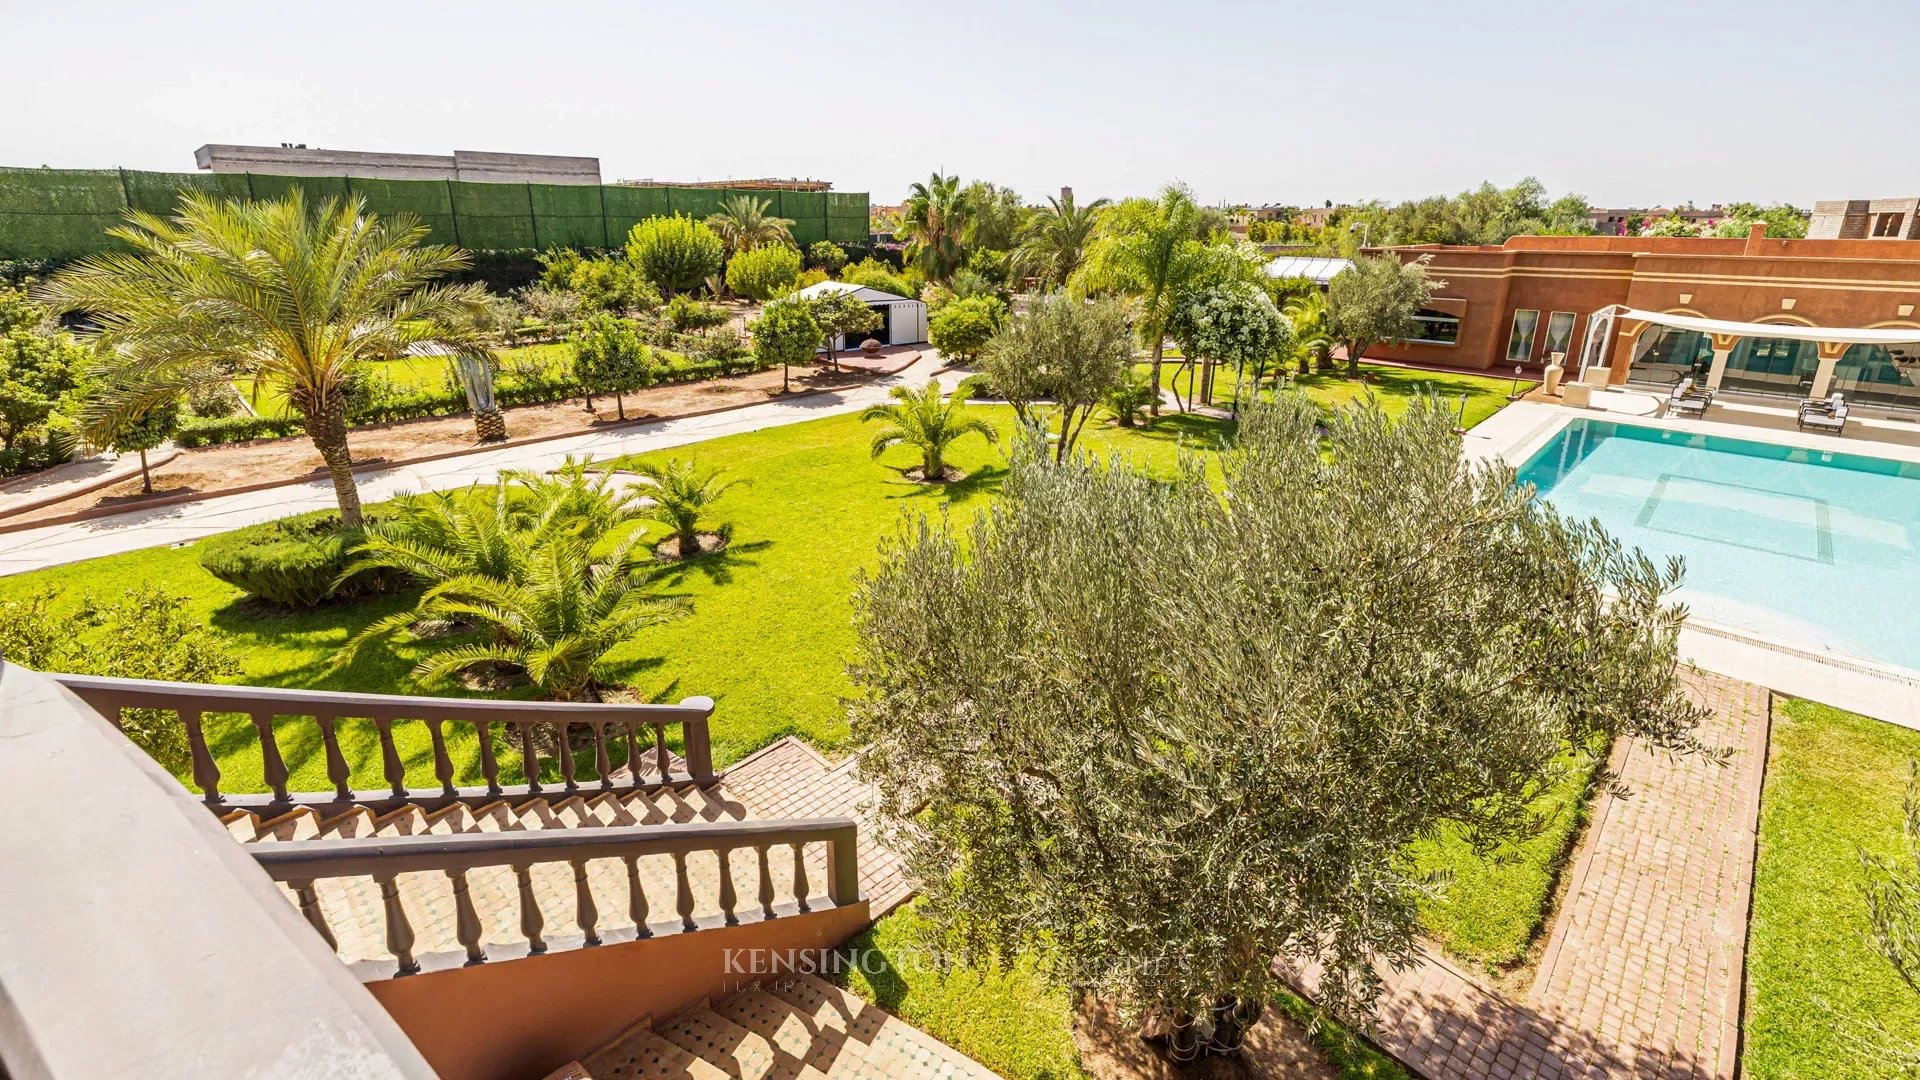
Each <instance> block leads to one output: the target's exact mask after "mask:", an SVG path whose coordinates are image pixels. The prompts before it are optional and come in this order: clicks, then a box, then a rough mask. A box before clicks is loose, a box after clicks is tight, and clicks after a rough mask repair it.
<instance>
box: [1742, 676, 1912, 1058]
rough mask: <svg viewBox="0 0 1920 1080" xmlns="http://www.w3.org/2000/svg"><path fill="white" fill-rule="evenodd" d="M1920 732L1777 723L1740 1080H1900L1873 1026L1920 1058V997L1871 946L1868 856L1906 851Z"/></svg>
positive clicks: (1777, 717) (1874, 724)
mask: <svg viewBox="0 0 1920 1080" xmlns="http://www.w3.org/2000/svg"><path fill="white" fill-rule="evenodd" d="M1916 758H1920V732H1916V731H1911V730H1908V729H1906V728H1901V727H1895V726H1894V725H1892V724H1883V723H1880V722H1879V721H1876V720H1869V719H1866V718H1864V717H1860V716H1855V715H1853V714H1851V713H1846V712H1842V711H1840V710H1839V709H1832V708H1828V707H1827V706H1824V705H1816V704H1813V703H1812V702H1807V701H1789V702H1786V703H1784V704H1782V705H1780V706H1778V707H1776V709H1775V711H1774V717H1773V734H1772V739H1771V743H1770V748H1769V750H1768V756H1767V778H1766V787H1765V789H1764V790H1763V792H1762V795H1761V806H1760V844H1759V855H1758V862H1757V864H1756V866H1755V868H1754V886H1753V890H1754V891H1753V915H1752V920H1751V922H1750V924H1749V926H1748V932H1747V1006H1746V1017H1745V1023H1744V1027H1745V1029H1746V1039H1745V1049H1744V1051H1743V1053H1742V1072H1743V1074H1744V1075H1746V1076H1748V1077H1751V1078H1752V1080H1814V1078H1820V1080H1868V1078H1870V1077H1884V1076H1891V1075H1895V1071H1894V1069H1893V1068H1892V1067H1890V1066H1889V1064H1888V1063H1886V1062H1885V1061H1883V1060H1880V1059H1879V1058H1877V1057H1876V1054H1875V1050H1874V1048H1875V1047H1876V1046H1878V1045H1880V1044H1881V1040H1880V1037H1879V1036H1878V1035H1877V1034H1876V1032H1875V1030H1874V1028H1873V1026H1872V1025H1873V1024H1875V1023H1877V1024H1880V1025H1884V1027H1885V1029H1886V1030H1887V1031H1889V1032H1892V1033H1894V1035H1895V1037H1896V1038H1899V1039H1904V1040H1905V1041H1906V1042H1907V1043H1908V1045H1909V1052H1911V1051H1912V1049H1913V1048H1914V1047H1915V1046H1916V1045H1920V994H1917V993H1915V992H1914V991H1913V990H1912V989H1911V988H1909V987H1908V986H1907V985H1906V984H1905V983H1903V982H1901V981H1900V978H1899V976H1898V975H1896V974H1895V973H1894V970H1893V967H1892V965H1890V964H1888V963H1887V962H1886V960H1885V959H1883V958H1882V957H1881V956H1880V955H1879V954H1878V953H1876V952H1875V951H1874V950H1873V948H1872V947H1871V946H1870V945H1869V943H1868V940H1867V937H1866V934H1867V905H1866V899H1865V897H1864V896H1863V895H1862V892H1861V886H1862V884H1863V883H1864V882H1865V880H1866V879H1865V875H1864V873H1863V871H1862V868H1861V865H1860V852H1861V851H1862V850H1865V851H1870V852H1874V853H1877V854H1880V855H1894V854H1896V853H1897V852H1898V851H1899V850H1900V821H1901V799H1902V797H1903V796H1904V795H1905V793H1906V784H1907V776H1908V773H1907V768H1908V763H1909V762H1910V761H1912V760H1914V759H1916Z"/></svg>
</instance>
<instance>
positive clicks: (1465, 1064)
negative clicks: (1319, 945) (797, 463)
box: [1298, 674, 1768, 1080]
mask: <svg viewBox="0 0 1920 1080" xmlns="http://www.w3.org/2000/svg"><path fill="white" fill-rule="evenodd" d="M1687 682H1688V687H1689V690H1690V691H1691V692H1692V693H1693V694H1694V695H1695V696H1696V698H1697V699H1698V700H1700V701H1701V702H1703V703H1704V704H1706V705H1707V706H1708V707H1709V708H1710V709H1711V711H1712V716H1711V718H1710V719H1709V720H1708V721H1707V722H1706V723H1705V724H1703V725H1702V728H1701V731H1700V736H1701V739H1702V740H1703V741H1704V742H1706V743H1707V744H1708V745H1709V746H1724V747H1729V748H1731V749H1732V750H1733V751H1734V753H1733V756H1732V758H1731V760H1729V761H1728V762H1727V764H1726V765H1724V766H1721V765H1717V764H1714V763H1712V762H1709V761H1703V760H1701V759H1699V758H1686V759H1678V760H1676V759H1674V758H1671V757H1669V756H1667V755H1665V754H1661V753H1658V752H1655V751H1652V750H1649V749H1648V748H1647V747H1645V746H1643V745H1640V744H1639V743H1637V742H1634V741H1632V740H1628V741H1624V742H1622V743H1621V744H1620V745H1619V746H1618V747H1617V748H1616V752H1615V754H1614V758H1613V768H1614V770H1615V771H1616V772H1617V773H1618V774H1619V776H1620V779H1621V780H1622V782H1623V783H1624V784H1625V785H1626V787H1627V795H1626V796H1625V797H1620V796H1616V795H1614V794H1612V793H1611V792H1608V793H1603V794H1602V795H1601V796H1600V798H1599V799H1598V800H1597V801H1596V803H1595V806H1594V816H1593V821H1592V824H1591V825H1590V826H1589V827H1588V830H1587V837H1586V840H1585V841H1584V842H1583V844H1582V845H1581V849H1580V851H1579V853H1578V854H1577V856H1576V861H1575V863H1574V866H1573V868H1572V870H1571V874H1572V877H1571V878H1570V879H1569V886H1568V891H1567V896H1566V900H1565V902H1564V904H1563V906H1562V907H1561V909H1560V913H1559V916H1558V917H1557V918H1556V919H1555V920H1554V924H1553V929H1552V931H1551V933H1550V935H1549V936H1548V939H1547V948H1546V952H1545V954H1544V956H1543V957H1542V960H1541V964H1540V972H1539V976H1538V978H1537V979H1536V981H1535V982H1534V985H1533V989H1532V991H1531V992H1530V993H1529V994H1528V995H1527V998H1526V1001H1525V1002H1524V1003H1516V1002H1512V1001H1509V1000H1507V999H1505V998H1503V997H1501V996H1499V995H1497V994H1495V993H1493V992H1491V991H1489V990H1487V989H1485V988H1484V987H1482V986H1480V985H1479V984H1478V983H1477V982H1475V981H1474V980H1473V979H1472V978H1471V977H1469V976H1468V975H1466V974H1465V973H1463V972H1461V971H1460V970H1459V969H1457V968H1455V967H1453V966H1452V965H1451V964H1448V963H1447V962H1445V961H1444V960H1442V959H1439V958H1438V957H1437V956H1435V955H1432V954H1429V955H1427V956H1426V957H1425V958H1424V960H1423V962H1421V963H1419V964H1417V965H1415V966H1414V967H1412V968H1410V969H1408V970H1405V971H1400V972H1392V973H1389V974H1388V976H1387V980H1386V988H1385V990H1384V992H1383V994H1382V998H1381V1004H1380V1013H1379V1016H1378V1019H1377V1031H1376V1036H1375V1037H1376V1038H1377V1039H1378V1040H1379V1042H1380V1044H1381V1045H1382V1046H1383V1047H1385V1049H1386V1050H1387V1051H1388V1052H1389V1053H1391V1054H1393V1055H1394V1056H1395V1057H1397V1058H1399V1059H1400V1060H1401V1062H1402V1063H1404V1064H1406V1065H1407V1066H1409V1067H1410V1068H1412V1069H1413V1070H1414V1071H1415V1072H1417V1073H1419V1074H1421V1075H1423V1076H1427V1077H1431V1078H1433V1080H1510V1078H1511V1080H1533V1078H1561V1077H1566V1078H1573V1077H1579V1078H1590V1077H1644V1078H1648V1080H1679V1078H1688V1080H1692V1078H1715V1080H1732V1077H1733V1075H1734V1067H1735V1059H1736V1054H1737V1052H1738V1047H1739V1022H1740V979H1741V969H1742V964H1743V962H1744V959H1745V949H1746V924H1747V909H1748V903H1749V899H1750V896H1751V893H1752V886H1753V844H1754V830H1755V828H1756V826H1757V823H1758V819H1759V813H1760V781H1761V776H1762V771H1763V769H1764V766H1765V762H1766V746H1767V717H1768V695H1767V691H1766V690H1765V689H1763V688H1761V687H1758V686H1754V685H1752V684H1749V683H1742V682H1737V681H1735V680H1732V679H1727V678H1723V677H1721V676H1717V675H1706V674H1702V675H1694V676H1690V677H1689V678H1688V679H1687ZM1315 975H1316V973H1315V972H1311V971H1309V972H1304V973H1301V974H1299V976H1298V981H1299V983H1300V984H1301V986H1302V987H1303V988H1304V989H1306V990H1308V991H1309V992H1311V991H1312V989H1313V987H1314V984H1315V983H1316V981H1317V980H1316V978H1315Z"/></svg>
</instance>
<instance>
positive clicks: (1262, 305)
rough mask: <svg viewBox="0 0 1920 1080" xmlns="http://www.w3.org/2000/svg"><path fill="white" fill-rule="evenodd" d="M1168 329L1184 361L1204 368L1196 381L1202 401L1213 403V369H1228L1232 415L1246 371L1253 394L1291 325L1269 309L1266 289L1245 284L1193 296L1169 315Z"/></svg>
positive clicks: (1288, 340) (1288, 341) (1289, 339)
mask: <svg viewBox="0 0 1920 1080" xmlns="http://www.w3.org/2000/svg"><path fill="white" fill-rule="evenodd" d="M1169 329H1171V330H1172V331H1173V337H1174V340H1175V341H1178V342H1179V343H1180V348H1181V350H1182V351H1184V352H1185V353H1186V354H1187V356H1188V357H1189V358H1192V359H1199V360H1203V361H1205V362H1206V363H1207V365H1208V366H1207V374H1206V376H1205V377H1204V378H1203V379H1202V380H1201V386H1202V390H1201V394H1200V400H1201V401H1203V402H1206V401H1211V400H1212V399H1213V365H1214V364H1232V365H1233V367H1234V378H1233V382H1234V409H1235V411H1238V409H1239V407H1240V405H1239V403H1240V399H1241V397H1242V396H1243V392H1242V390H1241V386H1240V384H1241V382H1242V379H1243V377H1244V375H1245V372H1246V369H1247V367H1248V366H1249V365H1251V366H1252V367H1253V385H1254V388H1255V389H1256V390H1257V389H1258V388H1259V386H1260V376H1261V374H1263V373H1264V372H1265V370H1266V366H1267V362H1268V361H1269V360H1272V359H1274V358H1275V357H1278V356H1279V355H1280V354H1281V353H1282V352H1284V351H1285V350H1286V349H1288V348H1289V347H1290V346H1291V345H1292V344H1293V326H1292V324H1290V323H1288V322H1287V319H1286V316H1284V315H1281V314H1280V309H1279V308H1277V307H1275V306H1273V300H1272V299H1271V298H1269V297H1268V296H1267V293H1266V290H1264V289H1262V288H1260V287H1259V286H1257V285H1254V284H1251V283H1249V282H1245V281H1227V282H1223V283H1221V284H1218V285H1214V286H1212V287H1210V288H1207V289H1203V290H1201V291H1200V292H1198V293H1195V294H1194V295H1193V296H1192V297H1190V298H1189V299H1188V300H1187V302H1186V303H1185V304H1183V305H1181V307H1180V309H1179V310H1178V311H1177V312H1175V313H1174V317H1173V322H1172V325H1171V326H1170V327H1169ZM1188 404H1189V405H1191V404H1192V403H1191V402H1189V403H1188Z"/></svg>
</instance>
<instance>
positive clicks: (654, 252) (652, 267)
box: [627, 214, 726, 292]
mask: <svg viewBox="0 0 1920 1080" xmlns="http://www.w3.org/2000/svg"><path fill="white" fill-rule="evenodd" d="M627 255H628V256H629V257H630V258H631V259H632V260H633V261H634V262H635V263H636V264H638V265H639V267H640V269H641V271H642V272H643V273H645V274H646V276H647V280H648V281H651V282H653V283H654V284H655V285H658V286H659V287H661V288H662V289H667V290H670V291H672V292H685V291H686V290H688V289H692V288H697V287H698V286H699V285H700V283H701V282H702V281H705V280H706V279H707V276H708V275H710V274H717V273H719V272H720V264H721V263H722V262H723V261H725V259H726V245H724V244H722V243H721V242H720V236H719V234H718V233H715V232H714V231H713V230H712V229H709V228H708V227H707V226H706V225H705V224H704V223H702V222H698V221H695V220H693V219H692V218H690V217H687V216H685V215H683V214H675V215H674V216H672V217H655V218H648V219H647V220H645V221H642V222H640V223H639V224H637V225H635V226H634V227H633V230H632V231H631V232H629V233H628V234H627Z"/></svg>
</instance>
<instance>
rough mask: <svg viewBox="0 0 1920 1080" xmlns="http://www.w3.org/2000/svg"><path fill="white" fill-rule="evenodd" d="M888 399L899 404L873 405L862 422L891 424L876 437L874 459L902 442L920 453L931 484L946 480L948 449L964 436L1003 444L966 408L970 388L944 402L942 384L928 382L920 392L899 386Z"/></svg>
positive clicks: (923, 474) (923, 472) (922, 473)
mask: <svg viewBox="0 0 1920 1080" xmlns="http://www.w3.org/2000/svg"><path fill="white" fill-rule="evenodd" d="M888 396H889V397H891V398H893V399H894V401H895V402H896V403H897V404H893V405H869V406H867V408H866V411H865V412H862V413H861V414H860V420H861V422H862V423H864V422H866V421H868V420H885V421H887V422H888V423H889V424H890V425H891V426H890V427H888V428H887V430H885V431H882V432H881V433H880V434H878V435H875V436H874V437H873V444H872V447H871V449H872V450H873V456H874V457H879V456H880V455H881V454H883V453H885V452H886V451H887V450H888V449H889V448H891V447H894V446H898V445H901V444H902V443H904V444H906V445H908V446H912V447H916V448H918V449H919V451H920V476H921V479H923V480H925V481H926V482H927V483H930V484H931V483H935V482H939V481H943V480H944V479H945V473H946V463H945V462H944V461H943V460H942V459H943V458H944V457H945V455H946V450H947V447H949V446H951V445H953V442H954V440H956V439H958V438H960V437H961V436H962V435H971V434H977V435H979V436H981V437H982V438H984V439H986V440H987V441H988V442H990V443H992V442H999V441H1000V433H999V432H998V431H996V430H994V426H993V425H992V424H991V423H988V422H987V421H986V420H983V419H981V418H980V417H977V416H973V415H971V413H972V411H973V410H971V409H968V408H967V407H966V406H967V399H969V398H971V397H972V396H973V388H972V387H970V386H965V385H962V386H960V387H958V388H956V389H955V390H954V392H953V395H952V396H951V397H949V398H947V399H946V400H945V401H942V400H941V398H940V383H939V381H938V380H936V379H928V380H927V385H925V386H923V387H921V388H920V389H919V390H915V389H913V388H912V387H910V386H896V387H894V388H893V390H892V391H891V392H890V393H889V394H888Z"/></svg>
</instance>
